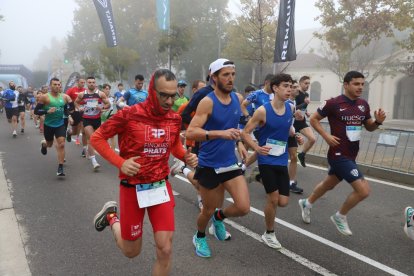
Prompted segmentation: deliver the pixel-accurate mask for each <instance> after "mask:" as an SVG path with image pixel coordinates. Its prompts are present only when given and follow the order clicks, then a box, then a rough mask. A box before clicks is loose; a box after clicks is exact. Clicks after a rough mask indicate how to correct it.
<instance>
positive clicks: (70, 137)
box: [66, 130, 72, 143]
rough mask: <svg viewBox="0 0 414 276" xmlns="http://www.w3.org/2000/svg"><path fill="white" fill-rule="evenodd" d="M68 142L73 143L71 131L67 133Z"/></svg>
mask: <svg viewBox="0 0 414 276" xmlns="http://www.w3.org/2000/svg"><path fill="white" fill-rule="evenodd" d="M66 141H68V143H70V142H72V133H70V131H69V130H67V131H66Z"/></svg>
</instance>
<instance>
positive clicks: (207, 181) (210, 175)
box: [194, 167, 243, 190]
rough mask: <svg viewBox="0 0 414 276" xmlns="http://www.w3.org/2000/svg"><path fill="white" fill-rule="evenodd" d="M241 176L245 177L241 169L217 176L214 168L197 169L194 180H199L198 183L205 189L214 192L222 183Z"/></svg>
mask: <svg viewBox="0 0 414 276" xmlns="http://www.w3.org/2000/svg"><path fill="white" fill-rule="evenodd" d="M239 175H243V172H242V170H241V169H240V170H235V171H230V172H225V173H219V174H217V173H216V171H215V170H214V169H213V168H208V167H204V168H202V167H197V168H196V170H195V174H194V179H197V180H198V183H199V184H200V185H201V186H203V187H204V188H206V189H209V190H212V189H214V188H217V187H218V185H220V184H221V183H223V182H226V181H228V180H230V179H233V178H235V177H237V176H239Z"/></svg>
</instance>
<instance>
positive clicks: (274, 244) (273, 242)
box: [262, 232, 282, 249]
mask: <svg viewBox="0 0 414 276" xmlns="http://www.w3.org/2000/svg"><path fill="white" fill-rule="evenodd" d="M262 240H263V241H264V243H265V244H266V245H267V246H269V247H271V248H274V249H282V245H281V244H280V242H279V241H278V240H277V239H276V235H275V233H274V232H273V233H266V232H264V234H263V235H262Z"/></svg>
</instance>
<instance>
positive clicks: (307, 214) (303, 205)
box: [299, 198, 311, 223]
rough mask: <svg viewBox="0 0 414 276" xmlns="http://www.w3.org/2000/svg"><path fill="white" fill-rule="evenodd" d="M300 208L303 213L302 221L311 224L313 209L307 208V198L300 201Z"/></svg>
mask: <svg viewBox="0 0 414 276" xmlns="http://www.w3.org/2000/svg"><path fill="white" fill-rule="evenodd" d="M299 207H300V210H301V211H302V220H303V222H304V223H310V221H311V219H310V213H311V208H310V207H308V206H306V198H304V199H299Z"/></svg>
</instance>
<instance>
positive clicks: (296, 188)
mask: <svg viewBox="0 0 414 276" xmlns="http://www.w3.org/2000/svg"><path fill="white" fill-rule="evenodd" d="M290 191H291V192H292V193H295V194H301V193H303V189H302V188H300V187H299V186H298V183H297V182H294V183H292V184H290Z"/></svg>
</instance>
